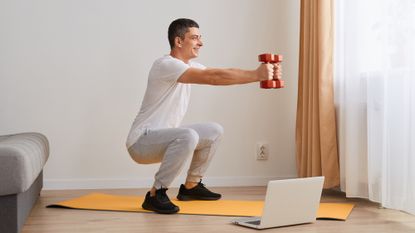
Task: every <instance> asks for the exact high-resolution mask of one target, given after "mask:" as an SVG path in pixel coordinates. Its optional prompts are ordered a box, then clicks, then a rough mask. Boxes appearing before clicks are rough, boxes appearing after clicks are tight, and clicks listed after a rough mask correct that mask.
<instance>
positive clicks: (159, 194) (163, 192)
mask: <svg viewBox="0 0 415 233" xmlns="http://www.w3.org/2000/svg"><path fill="white" fill-rule="evenodd" d="M167 190H168V189H167V188H161V189H158V190H156V194H157V197H158V198H159V200H160V201H162V202H169V201H170V199H169V197H168V196H167V194H166V192H167Z"/></svg>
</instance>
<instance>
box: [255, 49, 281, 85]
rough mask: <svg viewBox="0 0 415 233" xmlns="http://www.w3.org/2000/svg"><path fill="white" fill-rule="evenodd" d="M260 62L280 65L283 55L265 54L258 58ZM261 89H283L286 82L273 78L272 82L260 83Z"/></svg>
mask: <svg viewBox="0 0 415 233" xmlns="http://www.w3.org/2000/svg"><path fill="white" fill-rule="evenodd" d="M258 60H259V61H260V62H262V63H278V62H281V61H282V55H278V54H270V53H264V54H261V55H259V56H258ZM260 86H261V88H265V89H270V88H283V87H284V80H282V79H277V78H275V77H274V78H273V79H270V80H264V81H261V82H260Z"/></svg>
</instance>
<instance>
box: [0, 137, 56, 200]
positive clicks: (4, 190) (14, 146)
mask: <svg viewBox="0 0 415 233" xmlns="http://www.w3.org/2000/svg"><path fill="white" fill-rule="evenodd" d="M48 157H49V142H48V140H47V138H46V137H45V136H44V135H42V134H40V133H20V134H13V135H5V136H0V195H9V194H15V193H21V192H24V191H26V190H28V189H29V187H30V186H31V184H32V183H33V182H34V181H35V179H36V177H38V175H39V174H40V172H41V171H42V169H43V166H44V165H45V163H46V161H47V159H48Z"/></svg>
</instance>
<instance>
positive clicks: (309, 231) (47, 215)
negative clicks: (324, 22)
mask: <svg viewBox="0 0 415 233" xmlns="http://www.w3.org/2000/svg"><path fill="white" fill-rule="evenodd" d="M213 190H214V191H218V192H220V193H222V194H223V196H224V199H241V200H263V198H264V195H265V187H234V188H213ZM90 192H104V193H108V194H120V195H144V194H145V192H146V190H145V189H134V190H133V189H120V190H71V191H42V193H41V196H40V200H39V201H38V203H37V204H36V206H35V207H34V209H33V210H32V212H31V214H30V217H29V218H28V220H27V222H26V224H25V226H24V227H23V230H22V233H52V232H53V233H90V232H99V233H110V232H111V233H124V232H125V233H127V232H128V233H130V232H163V233H169V232H172V233H173V232H177V233H179V232H180V233H182V232H184V233H186V232H189V233H190V232H192V233H193V232H196V233H204V232H214V233H225V232H238V233H239V232H255V231H256V230H252V229H248V228H244V227H240V226H236V225H232V224H230V223H229V221H230V220H231V219H233V218H232V217H218V216H198V215H181V214H180V215H179V214H176V215H159V214H153V213H126V212H113V211H89V210H72V209H55V208H45V206H47V205H49V204H52V203H55V202H58V201H62V200H66V199H69V198H73V197H79V196H81V195H84V194H88V193H90ZM176 193H177V189H174V188H172V189H170V190H169V191H168V194H169V195H170V196H171V197H174V196H175V194H176ZM322 202H348V203H355V204H356V206H355V208H354V209H353V211H352V213H351V215H350V216H349V219H348V220H347V221H344V222H343V221H330V220H318V221H316V222H315V223H313V224H304V225H297V226H290V227H282V228H273V229H268V230H263V232H301V233H315V232H321V233H325V232H327V233H329V232H330V233H332V232H334V233H369V232H376V233H385V232H391V233H392V232H393V233H400V232H405V233H409V232H411V233H413V232H415V216H413V215H410V214H406V213H404V212H400V211H396V210H390V209H383V208H379V207H378V205H377V204H375V203H371V202H368V201H366V200H362V199H347V198H345V197H344V195H343V194H342V193H340V192H334V191H325V192H324V194H323V198H322ZM137 205H141V203H137Z"/></svg>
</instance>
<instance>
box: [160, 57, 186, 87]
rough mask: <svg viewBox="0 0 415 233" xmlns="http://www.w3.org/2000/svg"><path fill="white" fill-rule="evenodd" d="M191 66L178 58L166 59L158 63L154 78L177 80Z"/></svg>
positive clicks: (168, 80)
mask: <svg viewBox="0 0 415 233" xmlns="http://www.w3.org/2000/svg"><path fill="white" fill-rule="evenodd" d="M189 67H190V66H189V65H187V64H186V63H184V62H182V61H180V60H177V59H165V60H164V61H161V62H160V63H159V64H157V68H156V69H155V70H154V72H156V73H155V74H154V78H156V79H159V80H162V81H166V82H175V81H177V79H179V78H180V76H181V75H182V74H183V73H184V72H185V71H186V70H187V69H188V68H189Z"/></svg>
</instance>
